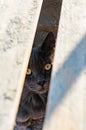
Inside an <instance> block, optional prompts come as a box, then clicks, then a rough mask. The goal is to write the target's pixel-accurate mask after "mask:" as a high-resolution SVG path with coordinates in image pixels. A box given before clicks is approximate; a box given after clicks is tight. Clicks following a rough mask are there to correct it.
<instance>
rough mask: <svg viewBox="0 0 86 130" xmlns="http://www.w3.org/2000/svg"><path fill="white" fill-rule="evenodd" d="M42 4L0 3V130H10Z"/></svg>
mask: <svg viewBox="0 0 86 130" xmlns="http://www.w3.org/2000/svg"><path fill="white" fill-rule="evenodd" d="M42 1H43V0H40V1H39V0H22V1H21V0H7V1H6V0H0V130H7V129H8V130H12V128H13V124H14V121H15V116H16V113H17V108H18V105H19V100H20V96H21V92H22V88H23V82H24V78H25V73H26V68H27V64H28V60H29V57H30V52H31V48H32V44H33V40H34V35H35V31H36V26H37V22H38V18H39V14H40V10H41V5H42Z"/></svg>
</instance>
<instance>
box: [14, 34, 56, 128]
mask: <svg viewBox="0 0 86 130" xmlns="http://www.w3.org/2000/svg"><path fill="white" fill-rule="evenodd" d="M54 47H55V38H54V35H53V33H52V32H49V33H48V35H47V36H46V38H45V40H44V42H43V43H42V44H40V45H37V46H34V47H33V49H32V53H31V57H30V61H29V65H28V69H27V74H26V78H25V83H24V89H23V93H22V97H21V101H20V105H19V110H18V114H17V118H16V126H15V128H14V130H42V126H43V121H44V117H45V110H46V104H47V96H48V91H49V83H50V76H51V70H52V55H53V54H54Z"/></svg>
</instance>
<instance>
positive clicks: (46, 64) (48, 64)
mask: <svg viewBox="0 0 86 130" xmlns="http://www.w3.org/2000/svg"><path fill="white" fill-rule="evenodd" d="M54 46H55V39H54V36H53V33H49V34H48V35H47V37H46V38H45V40H44V42H43V43H42V44H41V45H40V46H37V47H34V48H33V49H32V54H31V58H30V62H29V65H28V69H27V74H26V79H25V84H24V86H25V88H28V89H29V90H30V91H33V92H36V93H40V94H42V93H45V92H47V91H48V89H49V83H50V76H51V70H52V59H51V56H52V55H53V51H54Z"/></svg>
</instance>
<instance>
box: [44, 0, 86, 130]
mask: <svg viewBox="0 0 86 130" xmlns="http://www.w3.org/2000/svg"><path fill="white" fill-rule="evenodd" d="M85 95H86V0H63V4H62V11H61V17H60V24H59V31H58V38H57V42H56V50H55V58H54V65H53V72H52V79H51V85H50V93H49V98H48V105H47V113H46V119H45V123H44V129H43V130H85V129H86V111H85V107H86V104H85Z"/></svg>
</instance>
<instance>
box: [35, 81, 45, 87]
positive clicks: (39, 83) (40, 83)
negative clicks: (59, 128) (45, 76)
mask: <svg viewBox="0 0 86 130" xmlns="http://www.w3.org/2000/svg"><path fill="white" fill-rule="evenodd" d="M44 83H45V80H38V81H37V84H38V85H41V86H43V85H44Z"/></svg>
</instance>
